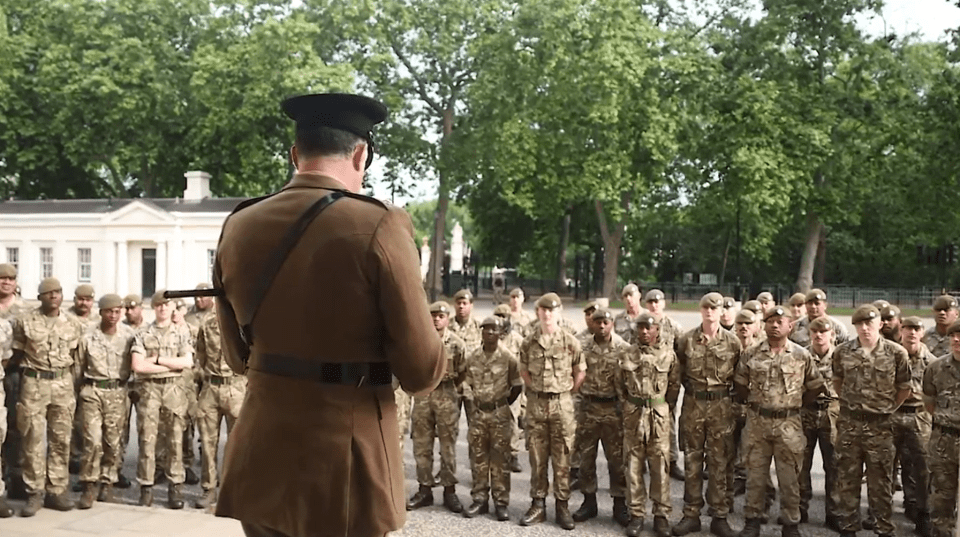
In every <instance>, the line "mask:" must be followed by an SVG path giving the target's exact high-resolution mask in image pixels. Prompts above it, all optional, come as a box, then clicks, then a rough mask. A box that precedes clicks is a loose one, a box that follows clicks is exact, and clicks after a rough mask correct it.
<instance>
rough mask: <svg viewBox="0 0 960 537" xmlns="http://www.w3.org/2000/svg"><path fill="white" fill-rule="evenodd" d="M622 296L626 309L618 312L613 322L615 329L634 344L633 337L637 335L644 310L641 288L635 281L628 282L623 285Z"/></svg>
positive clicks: (625, 339) (628, 341)
mask: <svg viewBox="0 0 960 537" xmlns="http://www.w3.org/2000/svg"><path fill="white" fill-rule="evenodd" d="M620 298H622V299H623V305H624V306H626V309H625V310H624V311H622V312H620V313H619V314H617V317H616V319H615V320H614V322H613V331H614V332H616V334H617V335H618V336H620V337H621V338H623V339H624V341H626V342H627V343H630V344H631V345H632V344H633V338H635V337H636V335H637V318H638V317H640V313H641V312H642V311H643V310H642V309H641V308H640V288H639V287H637V285H636V284H634V283H628V284H627V285H625V286H623V291H622V292H621V293H620Z"/></svg>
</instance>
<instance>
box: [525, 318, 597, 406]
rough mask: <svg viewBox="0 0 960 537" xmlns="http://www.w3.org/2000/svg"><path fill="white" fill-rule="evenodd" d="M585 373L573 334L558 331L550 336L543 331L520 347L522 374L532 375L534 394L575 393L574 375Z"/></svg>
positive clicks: (538, 328) (534, 333)
mask: <svg viewBox="0 0 960 537" xmlns="http://www.w3.org/2000/svg"><path fill="white" fill-rule="evenodd" d="M574 369H576V370H578V371H586V369H587V364H586V362H584V361H583V354H582V352H581V349H580V342H579V341H577V338H576V337H575V336H574V335H573V334H571V333H570V332H568V331H566V330H563V329H557V330H556V331H555V332H554V333H553V334H552V335H550V336H548V335H545V334H543V333H542V332H541V331H540V327H539V326H538V327H537V328H535V329H534V331H533V332H532V333H531V334H530V335H529V336H527V339H525V340H523V345H521V347H520V372H521V373H523V372H524V371H526V372H527V374H529V375H530V381H531V382H530V388H531V389H532V390H533V391H535V392H542V393H563V392H569V391H570V390H572V389H573V371H574Z"/></svg>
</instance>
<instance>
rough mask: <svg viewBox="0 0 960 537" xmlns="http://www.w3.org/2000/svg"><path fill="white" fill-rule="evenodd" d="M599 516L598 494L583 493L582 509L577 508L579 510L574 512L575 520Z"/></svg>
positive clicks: (582, 520)
mask: <svg viewBox="0 0 960 537" xmlns="http://www.w3.org/2000/svg"><path fill="white" fill-rule="evenodd" d="M596 516H597V494H596V493H592V494H591V493H589V492H584V493H583V503H582V504H580V509H577V512H576V513H574V514H573V520H575V521H577V522H586V521H587V520H590V519H591V518H594V517H596Z"/></svg>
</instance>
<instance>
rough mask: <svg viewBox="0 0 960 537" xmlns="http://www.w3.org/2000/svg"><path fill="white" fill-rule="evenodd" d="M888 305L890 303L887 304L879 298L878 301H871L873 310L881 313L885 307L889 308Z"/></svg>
mask: <svg viewBox="0 0 960 537" xmlns="http://www.w3.org/2000/svg"><path fill="white" fill-rule="evenodd" d="M889 305H890V303H889V302H887V301H886V300H884V299H882V298H879V299H877V300H874V301H873V307H875V308H877V309H878V310H880V312H881V313H882V312H883V308H885V307H887V306H889Z"/></svg>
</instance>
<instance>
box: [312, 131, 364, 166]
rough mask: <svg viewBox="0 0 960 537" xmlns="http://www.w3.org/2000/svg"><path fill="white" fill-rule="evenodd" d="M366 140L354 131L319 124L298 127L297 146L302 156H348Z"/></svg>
mask: <svg viewBox="0 0 960 537" xmlns="http://www.w3.org/2000/svg"><path fill="white" fill-rule="evenodd" d="M364 141H365V140H364V139H363V138H361V137H359V136H357V135H356V134H353V133H352V132H347V131H344V130H340V129H334V128H331V127H323V126H318V127H309V128H305V129H302V128H300V129H297V139H296V146H297V153H299V154H300V156H301V157H307V158H312V157H325V156H342V157H347V156H350V155H351V154H352V153H353V148H355V147H356V146H357V144H359V143H360V142H364Z"/></svg>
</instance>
